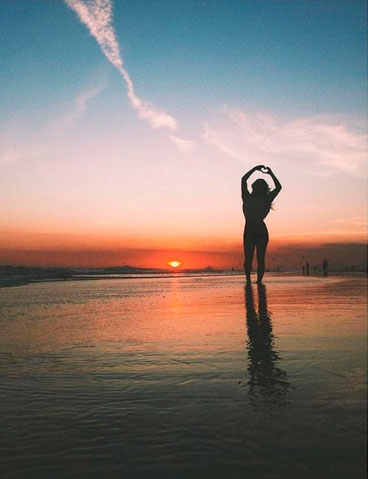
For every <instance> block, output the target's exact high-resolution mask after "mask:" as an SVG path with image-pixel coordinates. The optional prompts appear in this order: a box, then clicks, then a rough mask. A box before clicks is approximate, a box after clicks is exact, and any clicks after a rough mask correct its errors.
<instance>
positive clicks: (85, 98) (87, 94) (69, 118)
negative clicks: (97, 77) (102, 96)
mask: <svg viewBox="0 0 368 479" xmlns="http://www.w3.org/2000/svg"><path fill="white" fill-rule="evenodd" d="M103 88H104V86H102V85H97V86H93V87H90V88H87V89H86V90H84V91H82V92H81V93H79V94H78V95H77V96H76V97H75V99H74V105H73V108H72V110H71V111H70V112H69V113H68V114H66V115H64V116H61V117H60V118H57V119H56V121H55V123H54V125H53V126H54V127H55V128H57V129H64V128H67V127H69V126H70V125H72V124H73V123H74V122H76V121H77V120H78V119H79V118H80V117H81V116H82V115H83V113H84V112H85V111H86V109H87V106H88V103H89V102H90V101H91V100H93V98H95V97H96V96H97V95H98V94H99V93H100V92H101V91H102V90H103Z"/></svg>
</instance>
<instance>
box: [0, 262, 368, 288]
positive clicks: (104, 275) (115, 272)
mask: <svg viewBox="0 0 368 479" xmlns="http://www.w3.org/2000/svg"><path fill="white" fill-rule="evenodd" d="M266 272H268V273H277V274H300V271H299V270H296V269H295V268H294V269H291V270H286V269H285V270H279V271H277V270H276V269H270V268H267V270H266ZM365 272H366V269H365V268H361V267H356V266H354V265H353V266H345V267H343V268H332V269H330V273H332V274H333V273H365ZM155 274H157V275H160V277H172V276H174V275H179V276H180V277H183V276H185V275H192V274H198V275H201V274H202V275H203V274H205V275H211V276H214V275H221V276H222V275H242V274H244V273H243V270H241V269H235V268H232V269H215V268H212V267H211V266H207V267H206V268H198V269H173V268H171V269H158V268H135V267H134V266H127V265H124V266H110V267H107V268H75V267H70V268H64V267H53V268H50V267H32V266H12V265H4V266H0V287H12V286H23V285H26V284H30V283H41V282H48V281H86V280H99V279H134V278H137V277H139V278H144V277H146V278H152V276H145V275H155ZM311 276H321V271H320V270H318V271H317V270H315V271H314V272H313V273H311Z"/></svg>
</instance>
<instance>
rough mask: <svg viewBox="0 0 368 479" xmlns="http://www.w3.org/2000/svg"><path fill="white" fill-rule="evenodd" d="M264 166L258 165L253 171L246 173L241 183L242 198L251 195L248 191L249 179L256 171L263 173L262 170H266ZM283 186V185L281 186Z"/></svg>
mask: <svg viewBox="0 0 368 479" xmlns="http://www.w3.org/2000/svg"><path fill="white" fill-rule="evenodd" d="M264 167H265V166H264V165H257V166H255V167H254V168H252V169H251V170H249V171H248V173H245V175H244V176H243V178H242V182H241V187H242V198H243V199H244V198H245V197H246V196H248V195H250V193H249V191H248V186H247V180H248V178H249V177H250V176H251V175H252V174H253V173H254V172H255V171H261V170H262V168H264ZM280 186H281V185H280Z"/></svg>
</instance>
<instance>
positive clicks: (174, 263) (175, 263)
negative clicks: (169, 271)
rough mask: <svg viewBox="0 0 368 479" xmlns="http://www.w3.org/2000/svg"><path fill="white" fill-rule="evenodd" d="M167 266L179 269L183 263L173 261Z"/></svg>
mask: <svg viewBox="0 0 368 479" xmlns="http://www.w3.org/2000/svg"><path fill="white" fill-rule="evenodd" d="M167 264H169V265H170V266H171V267H172V268H178V267H179V266H180V265H181V262H180V261H177V260H173V261H169V262H168V263H167Z"/></svg>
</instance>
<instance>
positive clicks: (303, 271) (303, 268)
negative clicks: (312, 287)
mask: <svg viewBox="0 0 368 479" xmlns="http://www.w3.org/2000/svg"><path fill="white" fill-rule="evenodd" d="M302 273H303V276H304V275H305V266H304V264H303V266H302Z"/></svg>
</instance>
